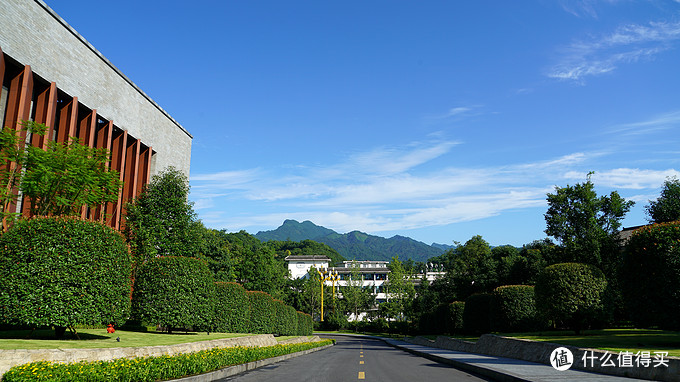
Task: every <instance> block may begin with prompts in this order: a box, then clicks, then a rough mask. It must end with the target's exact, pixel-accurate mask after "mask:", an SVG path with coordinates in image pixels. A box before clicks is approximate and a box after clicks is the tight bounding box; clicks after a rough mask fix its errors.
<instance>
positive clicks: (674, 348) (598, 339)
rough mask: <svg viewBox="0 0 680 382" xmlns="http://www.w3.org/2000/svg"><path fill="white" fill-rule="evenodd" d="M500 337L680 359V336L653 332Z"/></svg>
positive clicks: (661, 331)
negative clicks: (666, 354) (656, 352)
mask: <svg viewBox="0 0 680 382" xmlns="http://www.w3.org/2000/svg"><path fill="white" fill-rule="evenodd" d="M500 335H503V336H507V337H515V338H524V339H528V340H534V341H542V342H554V343H557V344H563V345H572V346H577V347H582V348H593V349H602V350H609V351H610V352H615V353H618V352H619V351H626V350H627V351H630V352H633V353H637V352H638V351H649V352H655V351H664V352H665V351H667V352H668V355H670V356H675V357H680V332H671V331H665V330H651V329H604V330H587V331H585V332H584V333H583V334H582V335H579V336H576V335H574V332H573V331H550V332H541V333H500Z"/></svg>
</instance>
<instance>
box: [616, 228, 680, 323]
mask: <svg viewBox="0 0 680 382" xmlns="http://www.w3.org/2000/svg"><path fill="white" fill-rule="evenodd" d="M621 275H622V281H623V282H622V283H621V284H622V289H623V292H624V296H625V297H626V298H625V300H626V302H627V303H628V310H629V312H630V315H631V318H632V319H633V321H634V322H635V323H636V324H637V325H638V326H641V327H650V326H653V325H656V326H659V327H661V328H664V329H671V330H679V329H680V222H672V223H663V224H655V225H652V226H647V227H642V228H640V229H638V230H636V231H635V232H633V235H632V236H631V238H630V240H629V241H628V245H627V246H626V254H625V257H624V261H623V268H622V272H621Z"/></svg>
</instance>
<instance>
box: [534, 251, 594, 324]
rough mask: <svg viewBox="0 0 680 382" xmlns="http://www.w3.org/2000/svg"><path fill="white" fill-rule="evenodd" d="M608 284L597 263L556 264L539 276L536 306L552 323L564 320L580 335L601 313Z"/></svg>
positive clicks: (564, 322) (536, 289) (563, 321)
mask: <svg viewBox="0 0 680 382" xmlns="http://www.w3.org/2000/svg"><path fill="white" fill-rule="evenodd" d="M606 287H607V280H606V279H605V276H604V274H603V273H602V271H600V270H599V269H598V268H596V267H595V266H592V265H589V264H581V263H561V264H554V265H551V266H549V267H546V268H545V269H544V270H543V272H541V274H540V275H539V276H538V281H537V282H536V288H535V292H536V306H537V307H538V309H539V311H540V312H542V313H543V314H545V316H546V317H548V318H549V319H551V320H553V322H555V323H560V322H561V323H563V324H565V325H566V326H567V327H569V328H571V329H574V330H575V331H576V333H577V334H579V333H580V331H581V329H582V328H583V327H585V326H586V325H588V324H589V323H591V322H592V321H593V320H594V319H595V317H596V316H597V315H598V312H599V310H600V309H601V308H602V296H603V293H604V290H605V288H606Z"/></svg>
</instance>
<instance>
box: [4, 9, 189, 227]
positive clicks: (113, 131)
mask: <svg viewBox="0 0 680 382" xmlns="http://www.w3.org/2000/svg"><path fill="white" fill-rule="evenodd" d="M0 80H2V92H1V93H0V118H1V122H2V126H3V127H7V128H12V129H17V130H18V124H19V123H20V122H21V121H22V120H33V121H36V122H40V123H44V124H46V125H47V126H48V128H49V130H48V133H47V134H46V135H45V138H44V139H42V138H40V137H25V138H27V139H28V143H29V144H32V145H45V144H46V141H45V140H53V141H57V142H66V141H67V140H68V139H69V137H77V138H79V139H80V140H81V143H84V144H88V145H90V146H91V147H105V148H107V149H109V150H110V151H111V154H112V160H111V163H110V166H111V168H113V169H115V170H117V171H119V172H120V174H121V180H123V181H124V182H125V184H124V187H123V189H122V191H121V193H120V195H119V198H118V200H119V201H118V203H115V204H114V205H110V206H106V211H88V212H87V213H86V214H87V215H88V216H86V217H90V218H99V217H101V216H106V219H107V220H106V221H107V224H109V225H111V226H113V227H119V225H120V217H121V206H122V205H123V204H124V203H125V202H126V201H128V200H130V199H132V198H134V197H135V196H136V195H137V194H138V193H139V192H140V191H141V189H142V187H143V185H144V184H147V183H148V182H149V179H150V177H151V176H152V175H154V174H155V173H158V172H159V171H161V170H163V169H164V168H166V167H168V166H174V167H175V168H177V169H179V170H181V171H182V172H184V173H185V174H186V175H187V176H188V175H189V164H190V159H191V141H192V139H193V137H192V136H191V134H190V133H189V132H188V131H187V130H186V129H185V128H184V127H182V126H181V125H180V124H179V123H178V122H177V121H175V120H174V119H173V118H172V117H171V116H170V115H169V114H168V113H167V112H166V111H165V110H163V108H161V107H160V106H159V105H158V104H156V103H155V102H154V101H153V100H152V99H151V98H150V97H149V96H148V95H146V94H145V93H144V92H143V91H142V90H141V89H140V88H139V87H137V86H136V85H135V84H134V83H133V82H132V81H131V80H130V79H129V78H127V77H126V76H125V75H124V74H123V73H121V72H120V70H118V69H117V68H116V67H115V66H114V65H113V64H112V63H111V62H110V61H109V60H107V59H106V58H105V57H104V56H103V55H102V54H101V53H100V52H99V51H97V49H95V47H93V46H92V45H91V44H90V43H88V42H87V41H86V40H85V39H84V38H83V37H82V36H81V35H80V34H78V32H76V31H75V30H74V29H73V28H72V27H71V26H69V25H68V23H67V22H66V21H65V20H63V19H62V18H61V17H59V15H57V14H56V13H55V12H54V11H53V10H52V9H51V8H50V7H49V6H47V4H45V3H44V2H43V1H41V0H2V1H0ZM16 209H17V211H19V210H21V209H22V206H21V205H18V206H16ZM24 212H25V210H24ZM104 212H105V213H104Z"/></svg>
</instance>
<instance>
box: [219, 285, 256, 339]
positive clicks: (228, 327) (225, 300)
mask: <svg viewBox="0 0 680 382" xmlns="http://www.w3.org/2000/svg"><path fill="white" fill-rule="evenodd" d="M249 321H250V300H248V295H247V294H246V290H245V289H244V288H243V287H242V286H241V284H237V283H225V282H216V283H215V317H214V319H213V328H212V330H214V331H216V332H225V333H248V330H249V324H248V323H249Z"/></svg>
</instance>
